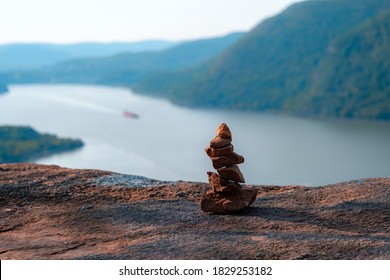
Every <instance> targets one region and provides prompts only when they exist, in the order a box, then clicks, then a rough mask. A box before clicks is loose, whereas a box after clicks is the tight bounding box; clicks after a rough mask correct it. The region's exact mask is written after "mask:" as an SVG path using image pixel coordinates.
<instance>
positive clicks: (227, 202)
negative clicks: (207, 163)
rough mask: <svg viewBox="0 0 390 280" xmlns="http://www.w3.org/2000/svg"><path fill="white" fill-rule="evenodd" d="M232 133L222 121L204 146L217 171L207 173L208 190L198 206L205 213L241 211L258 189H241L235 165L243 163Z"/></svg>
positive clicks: (239, 175)
mask: <svg viewBox="0 0 390 280" xmlns="http://www.w3.org/2000/svg"><path fill="white" fill-rule="evenodd" d="M231 142H232V132H231V131H230V129H229V127H228V126H227V125H226V124H225V123H223V124H221V125H220V126H219V127H218V129H217V136H215V138H214V139H213V140H211V142H210V146H209V147H207V148H206V149H205V151H206V153H207V155H208V156H209V157H210V159H211V161H212V163H213V166H214V168H215V169H217V172H218V174H216V173H213V172H207V175H208V176H209V184H210V186H211V191H209V192H207V194H206V195H204V196H203V197H202V199H201V202H200V207H201V209H202V210H203V211H205V212H211V213H215V214H228V213H232V212H236V211H240V210H242V209H244V208H246V207H248V206H249V205H251V204H252V203H253V202H254V201H255V200H256V195H257V190H256V189H253V188H242V187H241V185H240V184H239V183H245V179H244V175H242V173H241V170H240V168H239V167H238V165H237V164H240V163H243V162H244V157H243V156H241V155H239V154H237V153H235V152H233V149H234V148H233V145H232V144H231Z"/></svg>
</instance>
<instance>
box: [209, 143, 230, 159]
mask: <svg viewBox="0 0 390 280" xmlns="http://www.w3.org/2000/svg"><path fill="white" fill-rule="evenodd" d="M205 151H206V154H207V155H208V156H209V157H219V156H226V155H229V154H231V153H233V145H231V144H230V145H229V146H226V147H223V148H220V149H213V148H211V147H207V148H206V149H205Z"/></svg>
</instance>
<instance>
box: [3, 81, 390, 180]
mask: <svg viewBox="0 0 390 280" xmlns="http://www.w3.org/2000/svg"><path fill="white" fill-rule="evenodd" d="M9 90H10V91H9V93H8V94H4V95H1V96H0V125H5V124H7V125H29V126H32V127H34V128H35V129H37V130H38V131H40V132H48V133H53V134H56V135H58V136H61V137H76V138H81V139H82V140H83V141H84V142H85V143H86V145H85V147H84V148H82V149H80V150H77V151H74V152H69V153H62V154H57V155H53V156H50V157H46V158H42V159H40V160H38V161H37V162H38V163H43V164H57V165H60V166H65V167H73V168H92V169H104V170H110V171H116V172H121V173H126V174H136V175H142V176H147V177H151V178H156V179H162V180H178V179H181V180H191V181H203V182H205V181H207V175H206V172H207V171H208V170H212V166H211V161H210V160H209V158H208V157H207V155H206V154H205V152H204V148H205V147H206V146H207V145H208V144H209V141H210V140H211V139H212V138H213V137H214V136H215V130H216V128H217V126H218V125H219V124H220V123H222V122H226V123H227V124H228V125H229V127H230V128H231V130H232V133H233V145H234V147H235V151H236V152H237V153H239V154H242V155H243V156H244V157H245V163H244V164H242V165H240V168H241V170H242V172H243V174H244V176H245V178H246V181H247V183H249V184H277V185H287V184H304V185H325V184H330V183H335V182H339V181H346V180H351V179H360V178H366V177H389V176H390V124H389V123H381V122H368V121H351V120H318V119H305V118H299V117H292V116H284V115H275V114H266V113H254V112H232V111H223V110H199V109H189V108H183V107H178V106H175V105H173V104H171V103H170V102H169V101H166V100H162V99H155V98H151V97H145V96H141V95H136V94H134V93H132V92H131V91H130V90H129V89H124V88H115V87H104V86H82V85H23V86H20V85H18V86H10V87H9ZM124 110H128V111H130V112H133V113H136V114H138V115H139V118H138V119H133V118H126V117H124V115H123V112H124Z"/></svg>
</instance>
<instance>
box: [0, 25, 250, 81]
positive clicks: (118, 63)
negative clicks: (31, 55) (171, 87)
mask: <svg viewBox="0 0 390 280" xmlns="http://www.w3.org/2000/svg"><path fill="white" fill-rule="evenodd" d="M243 34H244V33H240V32H237V33H232V34H229V35H226V36H223V37H219V38H211V39H202V40H194V41H189V42H185V43H181V44H178V45H176V46H173V47H171V48H168V49H165V50H162V51H153V52H139V53H122V54H117V55H114V56H108V57H100V58H99V57H91V58H80V59H72V60H67V61H64V62H60V63H57V64H53V65H50V66H46V67H42V68H40V69H37V70H32V71H14V72H8V73H5V74H3V80H5V81H6V82H8V83H87V84H108V85H125V86H130V85H135V84H137V83H138V82H139V81H140V80H141V79H142V78H143V77H144V76H145V75H147V74H150V73H154V72H159V71H164V70H170V71H171V70H178V69H182V68H187V67H191V66H195V65H198V64H201V63H203V62H205V61H207V60H209V59H211V58H212V57H214V56H215V55H217V54H218V53H220V52H221V51H223V50H224V49H226V48H228V47H229V46H231V45H232V44H233V43H235V42H236V41H237V40H238V39H239V38H241V36H242V35H243Z"/></svg>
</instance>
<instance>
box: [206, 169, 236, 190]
mask: <svg viewBox="0 0 390 280" xmlns="http://www.w3.org/2000/svg"><path fill="white" fill-rule="evenodd" d="M207 175H209V184H210V186H211V188H212V189H213V191H214V192H216V193H220V192H229V191H234V190H240V189H242V187H241V186H240V184H238V183H236V182H230V181H228V180H225V179H223V178H221V177H220V176H219V175H218V174H217V173H214V172H207Z"/></svg>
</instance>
